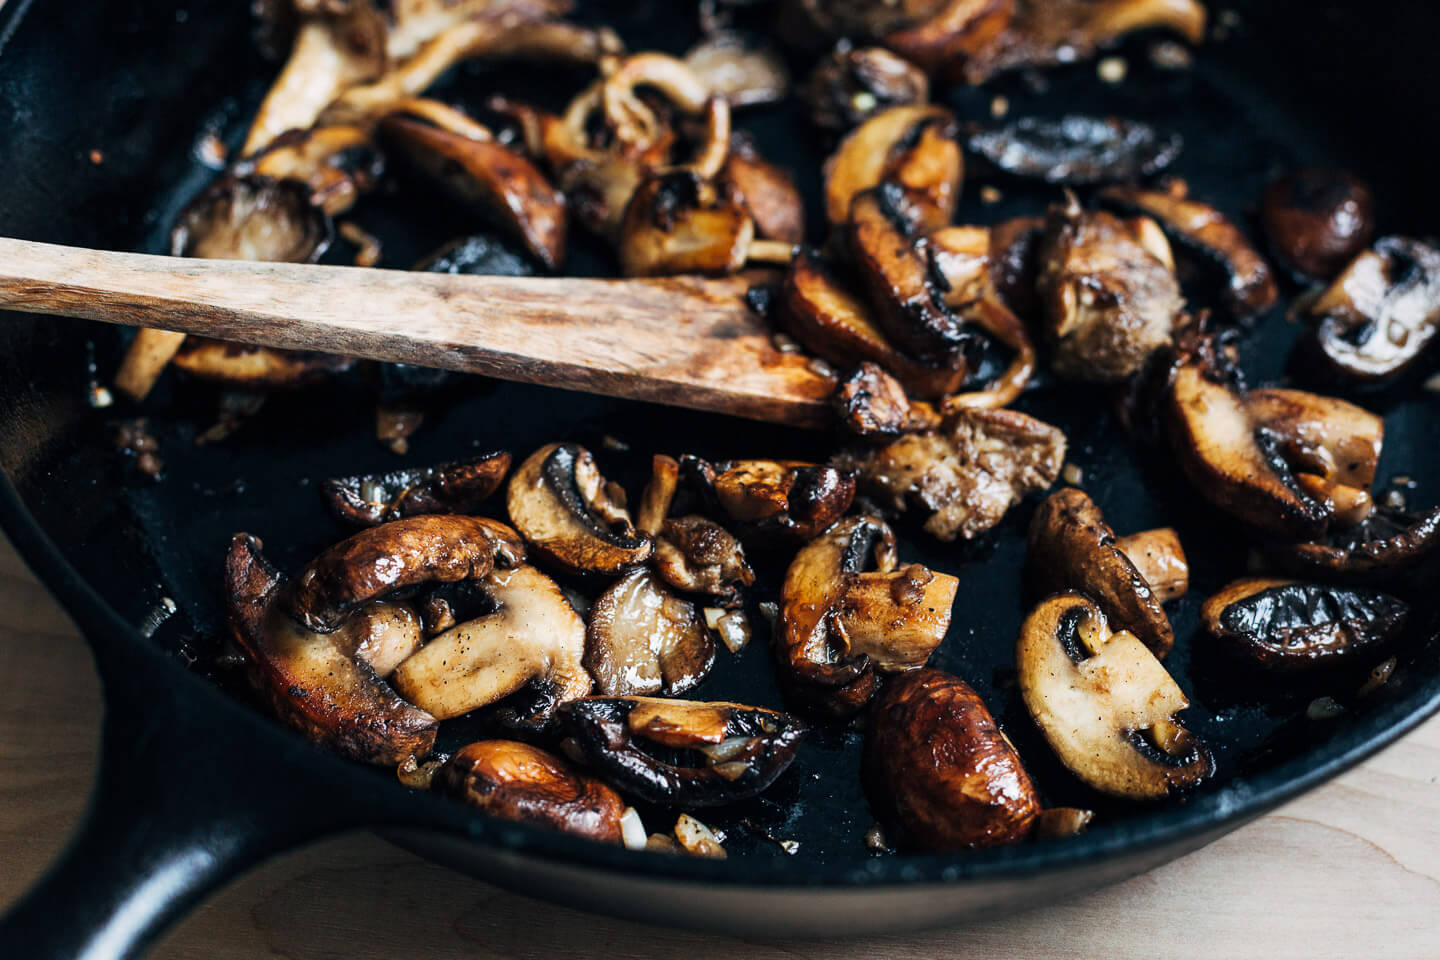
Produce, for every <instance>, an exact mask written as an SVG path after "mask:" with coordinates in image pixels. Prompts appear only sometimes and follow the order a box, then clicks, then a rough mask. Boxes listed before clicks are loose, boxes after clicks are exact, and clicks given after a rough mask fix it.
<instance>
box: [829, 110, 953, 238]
mask: <svg viewBox="0 0 1440 960" xmlns="http://www.w3.org/2000/svg"><path fill="white" fill-rule="evenodd" d="M957 133H958V128H957V127H956V124H955V116H954V114H952V113H951V112H950V111H949V110H947V109H945V108H944V107H939V106H933V105H929V104H913V105H910V106H903V107H892V108H890V109H889V110H885V111H883V112H881V113H877V114H875V115H874V116H873V117H871V118H870V119H869V120H866V121H865V122H864V123H862V124H861V125H860V126H858V127H856V128H855V129H854V130H852V131H851V132H850V133H849V135H847V136H846V137H845V139H844V140H842V141H840V145H839V146H838V147H836V148H835V152H834V153H833V154H831V155H830V158H829V159H828V160H826V161H825V168H824V177H825V217H826V219H827V220H828V221H829V223H830V224H831V226H840V225H842V224H844V223H846V222H847V221H849V220H850V217H851V208H852V206H853V204H854V201H855V197H856V196H857V195H859V194H861V193H864V192H865V191H867V190H872V189H874V188H875V187H878V186H880V185H881V184H884V183H890V184H894V185H895V186H897V187H898V188H900V190H901V191H902V192H903V196H904V200H905V204H904V205H905V207H906V208H907V209H908V210H909V211H910V212H911V214H912V216H913V219H914V224H913V226H914V229H915V230H916V231H918V232H919V233H921V234H925V233H930V232H931V231H934V230H938V229H940V228H941V227H943V226H945V225H947V224H948V223H949V222H950V217H951V215H952V214H953V213H954V212H955V204H956V202H957V201H958V200H959V199H960V186H961V182H962V180H963V178H964V172H965V163H964V158H963V155H962V153H961V150H960V144H959V143H957V142H956V140H955V137H956V135H957Z"/></svg>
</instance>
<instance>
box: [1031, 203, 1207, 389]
mask: <svg viewBox="0 0 1440 960" xmlns="http://www.w3.org/2000/svg"><path fill="white" fill-rule="evenodd" d="M1035 289H1036V293H1037V295H1038V296H1039V298H1040V301H1041V303H1042V304H1043V306H1044V312H1045V322H1044V329H1045V334H1046V337H1047V339H1048V340H1049V341H1050V344H1051V347H1052V349H1053V353H1052V357H1051V365H1052V366H1053V367H1054V368H1055V372H1056V373H1058V374H1060V375H1061V376H1062V377H1066V378H1068V379H1072V380H1086V381H1093V382H1100V383H1111V382H1114V381H1117V380H1123V379H1125V378H1126V377H1129V376H1131V375H1133V374H1134V373H1136V372H1137V371H1138V370H1139V369H1140V368H1141V367H1143V366H1144V365H1145V361H1146V360H1148V359H1149V358H1150V356H1151V354H1153V353H1155V352H1156V351H1157V350H1160V349H1161V348H1163V347H1167V346H1169V344H1170V341H1171V335H1172V333H1173V331H1174V330H1175V327H1176V324H1177V322H1178V319H1179V317H1180V311H1181V308H1182V307H1183V306H1184V301H1183V300H1182V299H1181V297H1180V283H1179V281H1177V280H1176V279H1175V264H1174V261H1173V260H1172V259H1171V256H1170V245H1169V244H1168V243H1166V242H1165V237H1164V235H1163V234H1162V233H1161V232H1160V230H1159V228H1158V227H1156V225H1155V223H1154V221H1152V220H1149V219H1146V218H1143V217H1141V218H1137V219H1134V220H1129V221H1125V220H1120V219H1118V218H1116V217H1113V216H1111V215H1110V214H1108V213H1105V212H1104V211H1087V210H1082V209H1081V208H1080V205H1079V203H1078V202H1076V201H1075V198H1074V197H1073V196H1072V197H1071V198H1070V200H1069V202H1068V203H1066V204H1064V205H1056V206H1053V207H1051V208H1050V212H1049V215H1048V216H1047V218H1046V222H1045V239H1044V241H1043V243H1042V246H1041V249H1040V252H1039V272H1038V274H1037V276H1036V286H1035Z"/></svg>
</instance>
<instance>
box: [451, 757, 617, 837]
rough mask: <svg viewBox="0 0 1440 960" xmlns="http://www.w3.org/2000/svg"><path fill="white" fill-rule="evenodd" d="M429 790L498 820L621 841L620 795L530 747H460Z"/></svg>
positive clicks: (556, 758) (562, 762)
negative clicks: (462, 802)
mask: <svg viewBox="0 0 1440 960" xmlns="http://www.w3.org/2000/svg"><path fill="white" fill-rule="evenodd" d="M432 789H434V790H436V791H438V792H440V793H444V794H447V795H449V796H452V797H454V798H456V799H457V800H461V801H464V802H465V803H467V804H469V805H470V806H472V807H476V808H478V809H480V810H482V811H484V812H485V813H488V814H489V815H490V816H492V817H499V818H500V819H502V820H514V821H516V822H518V823H526V824H530V825H531V826H536V827H543V828H545V829H547V830H555V831H558V832H560V833H570V834H574V835H575V836H579V837H584V838H586V839H587V840H595V841H598V842H600V843H612V844H618V843H619V842H620V819H621V817H622V816H623V815H624V813H625V801H623V800H621V799H620V795H619V794H617V793H616V792H615V791H614V790H612V789H610V788H609V787H608V786H606V785H605V784H604V783H601V782H600V781H599V780H596V779H595V778H594V777H588V776H586V775H585V774H583V773H581V772H579V771H578V770H576V769H574V768H573V767H571V766H570V764H568V763H566V762H565V761H564V760H561V759H560V758H559V757H556V756H553V755H551V754H549V753H546V752H545V751H544V750H541V749H539V748H538V747H532V746H530V745H529V744H525V743H516V742H515V741H513V740H482V741H480V742H478V743H472V744H469V745H467V746H464V747H461V748H460V749H459V750H457V751H456V752H455V755H454V756H453V757H451V758H450V759H449V760H447V761H445V765H444V766H442V767H441V768H440V771H439V773H437V774H436V776H435V780H434V782H433V784H432Z"/></svg>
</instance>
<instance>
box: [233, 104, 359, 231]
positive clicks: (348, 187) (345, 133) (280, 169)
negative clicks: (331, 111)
mask: <svg viewBox="0 0 1440 960" xmlns="http://www.w3.org/2000/svg"><path fill="white" fill-rule="evenodd" d="M370 140H371V137H370V131H368V130H366V129H364V128H362V127H356V126H337V127H312V128H310V129H309V130H291V131H289V132H287V133H283V134H281V135H280V136H279V137H277V138H276V139H275V140H274V141H273V142H271V144H270V145H269V146H268V147H266V148H265V149H264V151H262V152H261V153H260V154H258V155H256V156H255V157H254V158H253V159H252V160H250V161H248V162H246V163H244V164H242V167H244V168H248V169H249V170H250V172H251V173H253V174H255V175H256V176H261V177H269V178H271V179H273V180H298V181H300V182H302V183H304V184H305V185H306V186H307V187H309V189H310V197H309V199H310V202H311V203H312V204H313V205H315V206H317V207H319V208H320V209H322V210H324V211H325V212H326V213H327V214H329V215H330V216H332V217H334V216H339V215H340V214H341V213H344V212H345V211H346V210H349V209H350V208H351V207H353V206H354V205H355V201H356V199H357V198H358V197H359V195H360V194H361V193H362V192H365V191H368V190H371V189H373V188H374V186H375V184H376V182H377V181H378V180H379V177H380V175H381V174H382V173H383V171H384V166H385V165H384V161H383V159H382V158H381V157H380V154H379V153H378V152H377V151H376V150H375V149H374V148H373V147H372V146H371V144H370Z"/></svg>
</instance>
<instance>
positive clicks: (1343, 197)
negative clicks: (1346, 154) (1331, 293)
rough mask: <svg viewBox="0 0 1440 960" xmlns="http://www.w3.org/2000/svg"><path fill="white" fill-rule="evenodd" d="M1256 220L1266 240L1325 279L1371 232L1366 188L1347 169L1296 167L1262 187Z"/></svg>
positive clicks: (1290, 260)
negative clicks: (1263, 228) (1302, 168)
mask: <svg viewBox="0 0 1440 960" xmlns="http://www.w3.org/2000/svg"><path fill="white" fill-rule="evenodd" d="M1260 220H1261V222H1262V223H1263V224H1264V225H1265V234H1266V236H1267V237H1269V239H1270V246H1271V247H1272V248H1273V249H1274V250H1275V252H1276V253H1278V254H1279V255H1280V256H1281V257H1282V258H1283V259H1284V260H1285V262H1286V263H1288V264H1290V266H1292V267H1294V268H1295V269H1296V270H1298V271H1300V272H1301V273H1304V274H1308V275H1309V276H1312V277H1316V278H1318V279H1321V280H1328V279H1330V278H1331V277H1333V276H1335V274H1337V273H1339V272H1340V271H1341V270H1343V269H1344V268H1345V265H1346V264H1347V263H1349V262H1350V261H1351V260H1353V259H1354V258H1355V256H1356V255H1357V254H1359V253H1360V251H1361V250H1364V249H1365V244H1367V243H1369V242H1370V237H1371V235H1372V234H1373V233H1374V232H1375V201H1374V198H1372V197H1371V195H1370V188H1369V187H1367V186H1365V184H1363V183H1361V182H1360V180H1359V179H1358V178H1357V177H1355V175H1354V174H1351V173H1349V172H1348V171H1345V170H1333V169H1330V170H1316V169H1306V170H1296V171H1295V172H1293V173H1287V174H1286V175H1285V176H1283V177H1280V178H1279V179H1277V180H1274V181H1272V182H1271V183H1270V185H1269V186H1267V187H1266V188H1265V195H1264V197H1263V198H1262V200H1261V202H1260Z"/></svg>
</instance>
